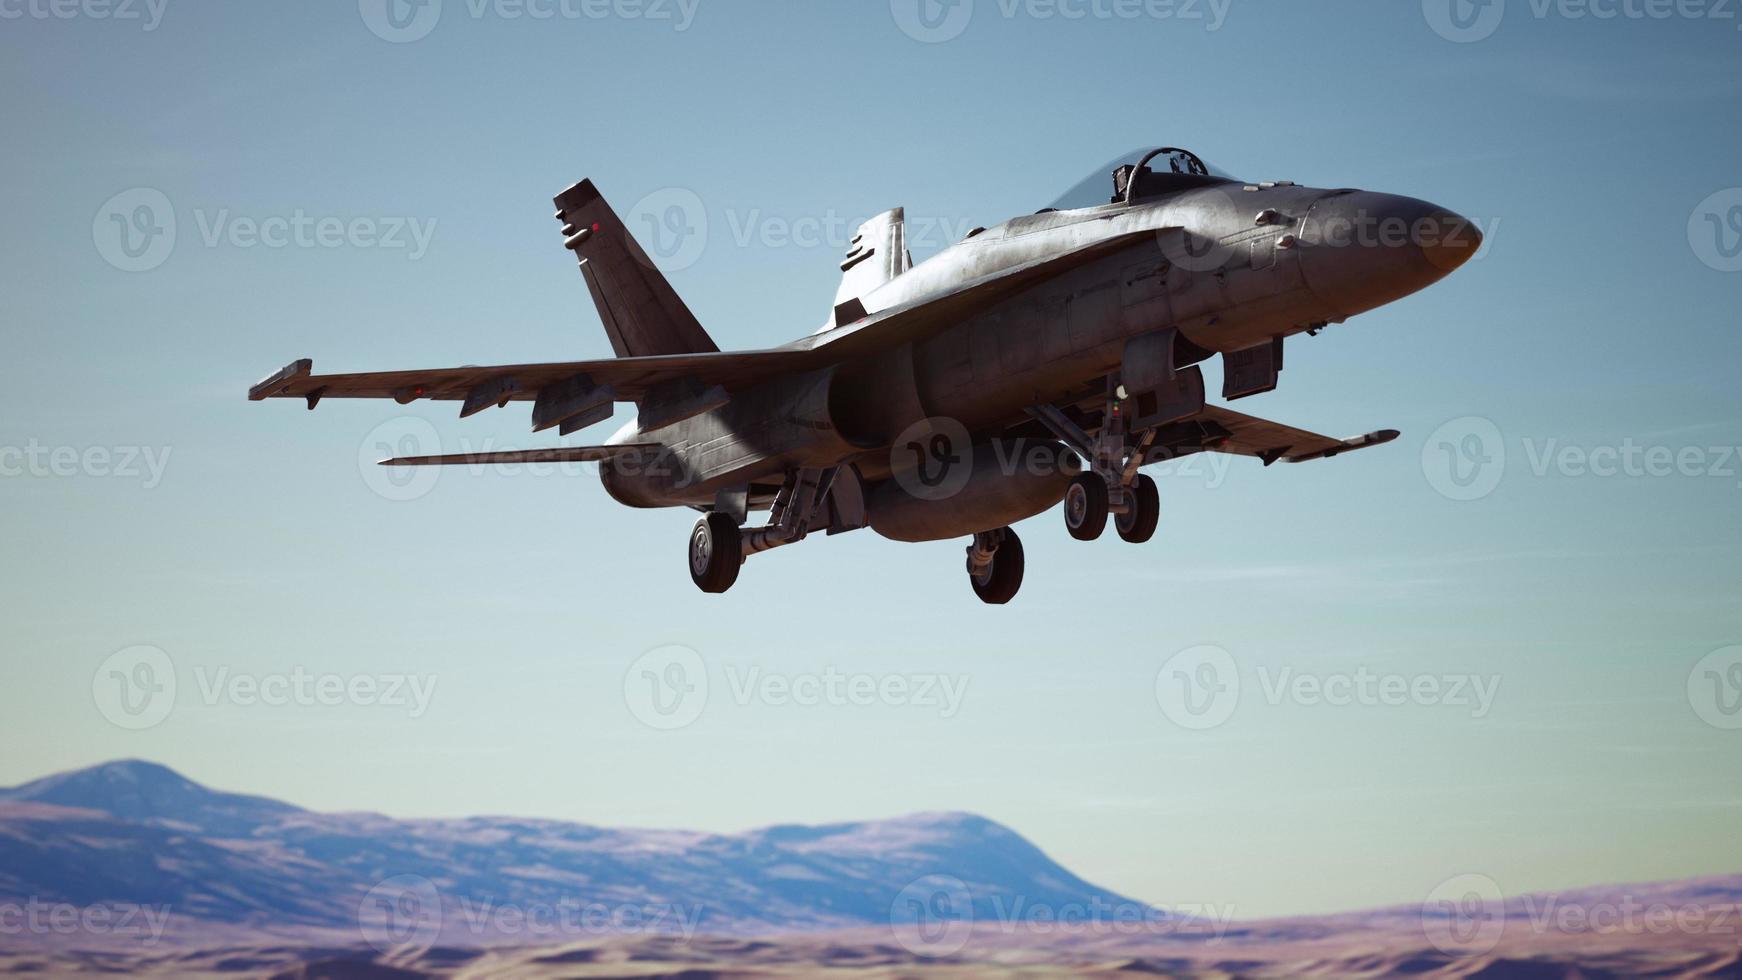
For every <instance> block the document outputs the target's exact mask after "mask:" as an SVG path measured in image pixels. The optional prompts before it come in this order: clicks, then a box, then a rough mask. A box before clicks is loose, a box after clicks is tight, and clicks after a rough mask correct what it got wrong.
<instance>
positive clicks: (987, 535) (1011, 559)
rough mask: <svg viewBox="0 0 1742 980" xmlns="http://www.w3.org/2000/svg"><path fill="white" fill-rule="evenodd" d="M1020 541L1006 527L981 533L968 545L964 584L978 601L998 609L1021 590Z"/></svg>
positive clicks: (1014, 533)
mask: <svg viewBox="0 0 1742 980" xmlns="http://www.w3.org/2000/svg"><path fill="white" fill-rule="evenodd" d="M1022 567H1023V562H1022V539H1021V538H1019V537H1017V536H1016V532H1015V531H1013V530H1011V529H1010V528H1007V527H1001V528H999V529H997V530H996V531H982V532H981V533H979V534H976V535H974V543H973V544H971V545H968V584H969V585H972V586H973V587H974V594H975V595H977V596H979V597H980V601H981V602H984V603H986V604H987V605H991V606H1002V605H1004V604H1005V603H1007V602H1009V601H1010V600H1011V599H1014V598H1016V592H1017V590H1019V589H1021V588H1022Z"/></svg>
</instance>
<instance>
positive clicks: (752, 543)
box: [689, 468, 839, 593]
mask: <svg viewBox="0 0 1742 980" xmlns="http://www.w3.org/2000/svg"><path fill="white" fill-rule="evenodd" d="M838 473H839V469H838V468H831V469H826V470H794V471H793V472H791V473H789V474H788V475H787V479H786V482H785V483H784V484H782V485H781V488H780V492H779V493H778V494H776V495H775V497H774V504H773V506H772V507H771V508H770V510H769V514H768V524H767V525H765V526H763V527H757V528H746V527H744V526H743V524H744V520H745V517H746V516H747V515H748V512H749V491H748V489H744V490H740V491H739V492H738V493H737V494H735V495H734V494H730V493H722V494H721V495H720V496H719V498H718V499H717V501H716V503H715V507H714V510H713V511H712V512H710V513H708V514H707V515H706V516H704V517H703V518H702V519H701V520H699V521H697V522H696V526H695V529H694V530H693V531H691V532H690V541H689V565H690V580H691V581H693V582H695V583H696V588H698V589H701V590H702V591H703V592H713V593H720V592H724V591H726V590H727V589H730V588H731V587H732V584H733V583H734V582H737V581H738V570H739V569H740V568H742V567H743V565H744V560H745V559H746V558H749V557H750V556H751V555H754V554H757V553H759V552H763V551H771V550H773V549H775V548H783V547H785V546H787V545H789V544H797V543H798V542H800V541H803V540H804V539H805V536H806V535H808V534H809V533H810V530H811V524H812V523H813V522H814V521H816V520H817V519H818V518H819V517H821V516H822V512H823V509H824V501H826V500H827V499H828V496H829V489H830V487H831V486H832V485H833V483H834V480H835V476H836V475H837V474H838Z"/></svg>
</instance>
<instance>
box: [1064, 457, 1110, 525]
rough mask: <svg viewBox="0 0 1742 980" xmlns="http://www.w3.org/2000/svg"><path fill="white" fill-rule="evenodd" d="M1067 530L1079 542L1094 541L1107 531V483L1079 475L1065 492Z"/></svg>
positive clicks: (1084, 474)
mask: <svg viewBox="0 0 1742 980" xmlns="http://www.w3.org/2000/svg"><path fill="white" fill-rule="evenodd" d="M1065 528H1066V529H1067V530H1069V531H1070V532H1071V537H1073V538H1076V539H1077V540H1078V541H1093V540H1095V539H1096V538H1098V537H1100V536H1101V532H1103V531H1105V530H1107V481H1105V480H1103V479H1101V478H1100V477H1099V476H1096V475H1095V474H1093V473H1078V474H1077V476H1076V478H1075V479H1073V480H1071V485H1070V488H1069V489H1067V490H1065Z"/></svg>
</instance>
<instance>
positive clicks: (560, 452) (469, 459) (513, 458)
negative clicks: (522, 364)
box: [380, 442, 660, 466]
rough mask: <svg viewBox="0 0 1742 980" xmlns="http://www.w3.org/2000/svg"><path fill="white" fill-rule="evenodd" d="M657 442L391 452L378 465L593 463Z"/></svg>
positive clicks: (654, 446)
mask: <svg viewBox="0 0 1742 980" xmlns="http://www.w3.org/2000/svg"><path fill="white" fill-rule="evenodd" d="M659 448H660V446H659V444H658V443H651V442H625V443H618V444H617V445H614V446H558V447H556V448H554V449H521V450H514V451H509V452H497V453H456V454H454V455H451V456H395V457H394V458H392V459H384V460H382V461H381V463H380V465H382V466H496V465H502V464H514V465H525V464H528V463H597V462H599V461H601V460H606V459H611V458H613V457H616V456H625V455H633V454H635V453H640V452H643V451H649V452H651V451H656V450H658V449H659Z"/></svg>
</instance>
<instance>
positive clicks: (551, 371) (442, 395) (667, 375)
mask: <svg viewBox="0 0 1742 980" xmlns="http://www.w3.org/2000/svg"><path fill="white" fill-rule="evenodd" d="M806 359H807V358H805V357H804V356H802V354H801V353H800V352H795V351H786V350H764V351H735V352H726V353H721V352H708V353H700V354H660V355H655V356H651V357H613V358H605V359H603V360H597V361H560V362H552V363H547V364H507V365H500V366H496V367H478V366H475V365H468V366H466V367H457V368H435V369H430V370H418V371H374V372H368V373H363V374H314V373H312V369H313V367H314V364H313V362H312V361H309V360H307V359H304V360H301V361H297V362H296V363H294V364H292V365H290V366H289V367H287V368H285V369H284V370H282V371H280V372H278V373H277V374H274V375H273V376H272V377H270V378H267V379H266V380H264V381H262V382H260V383H259V384H257V385H255V386H254V387H253V388H251V389H250V390H249V392H248V397H249V399H251V400H253V401H260V400H262V399H266V398H310V397H314V398H316V400H317V401H318V400H320V399H323V398H392V399H394V400H396V401H399V402H400V403H402V404H410V403H411V402H414V401H417V400H419V399H426V398H427V399H433V400H435V401H463V400H465V399H466V398H467V397H468V396H470V395H472V394H473V393H479V392H484V390H485V389H487V388H488V387H489V386H492V385H494V386H495V388H496V393H497V394H499V395H500V397H499V398H495V399H489V400H488V404H496V403H497V402H499V401H533V400H535V399H537V397H538V393H539V391H540V390H541V389H544V388H546V387H548V386H550V385H553V384H558V383H560V382H563V381H567V380H569V379H570V378H574V377H577V376H579V375H587V376H589V377H591V378H592V379H593V382H594V383H595V384H598V385H610V386H611V387H612V388H613V389H615V391H616V394H617V395H618V396H619V400H634V399H636V398H638V397H639V396H640V395H642V394H643V393H645V392H646V391H647V390H648V389H650V388H653V387H655V386H657V385H660V384H665V383H669V382H674V381H680V380H683V379H686V378H693V379H696V380H698V381H700V382H702V383H703V384H707V385H721V386H723V387H726V388H734V387H740V386H743V385H746V384H754V383H755V382H757V381H760V380H763V379H764V378H767V377H769V376H771V375H773V374H776V373H779V372H781V371H784V370H788V369H791V368H793V367H797V366H799V365H801V364H802V363H803V362H804V361H805V360H806ZM481 397H485V396H484V395H481Z"/></svg>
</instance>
